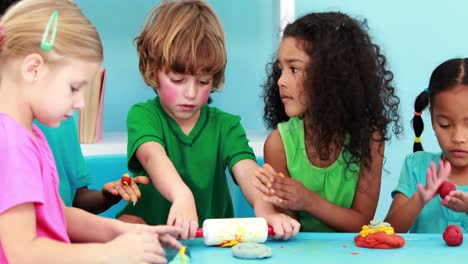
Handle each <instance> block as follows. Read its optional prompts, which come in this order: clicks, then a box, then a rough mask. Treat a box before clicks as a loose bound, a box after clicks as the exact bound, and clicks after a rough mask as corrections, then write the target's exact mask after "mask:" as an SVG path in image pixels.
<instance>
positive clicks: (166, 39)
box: [135, 0, 227, 91]
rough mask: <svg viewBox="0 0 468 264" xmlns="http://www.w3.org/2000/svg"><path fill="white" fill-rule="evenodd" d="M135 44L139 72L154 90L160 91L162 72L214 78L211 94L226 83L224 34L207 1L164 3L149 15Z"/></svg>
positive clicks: (186, 0) (191, 0) (194, 0)
mask: <svg viewBox="0 0 468 264" xmlns="http://www.w3.org/2000/svg"><path fill="white" fill-rule="evenodd" d="M135 44H136V47H137V52H138V56H139V68H140V72H141V74H142V75H143V79H144V80H145V82H146V84H148V85H149V86H151V87H153V88H156V87H158V83H157V75H156V74H157V72H158V71H159V70H164V71H165V72H176V73H181V74H189V75H194V76H198V75H212V76H213V90H212V91H216V90H218V89H219V88H220V87H221V86H222V85H223V83H224V71H225V68H226V61H227V58H226V43H225V36H224V30H223V26H222V24H221V21H220V20H219V18H218V16H217V15H216V13H215V12H214V11H213V9H212V8H211V7H210V6H209V5H208V4H207V3H205V2H204V1H201V0H185V1H163V2H162V3H161V4H159V5H158V6H156V7H155V8H154V9H153V10H152V11H151V13H150V14H149V16H148V20H147V22H146V25H145V26H144V29H143V31H142V32H141V34H140V36H138V37H137V38H136V39H135Z"/></svg>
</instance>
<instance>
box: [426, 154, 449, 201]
mask: <svg viewBox="0 0 468 264" xmlns="http://www.w3.org/2000/svg"><path fill="white" fill-rule="evenodd" d="M450 170H451V166H450V162H448V161H443V160H442V159H441V160H440V161H439V168H438V170H437V171H436V167H435V163H434V162H433V161H431V165H430V167H429V168H428V169H427V172H426V185H425V186H422V184H420V183H418V193H419V197H420V198H421V201H422V202H423V203H424V204H427V203H428V202H429V201H430V200H432V198H434V196H436V195H437V193H438V190H439V187H440V185H441V184H442V183H443V182H444V181H445V180H447V177H448V176H449V175H450Z"/></svg>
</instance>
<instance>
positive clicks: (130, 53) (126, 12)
mask: <svg viewBox="0 0 468 264" xmlns="http://www.w3.org/2000/svg"><path fill="white" fill-rule="evenodd" d="M76 2H77V4H78V5H79V6H80V7H81V8H82V10H83V12H84V13H85V14H86V15H87V16H88V17H89V18H90V20H91V21H92V22H93V23H94V24H95V26H96V27H97V29H98V31H99V33H100V34H101V38H102V41H103V44H104V56H105V59H104V66H105V67H106V68H107V80H106V81H107V86H106V94H105V108H104V132H105V133H106V132H107V133H109V132H124V131H126V116H127V112H128V110H129V108H130V107H131V105H133V104H135V103H137V102H140V101H145V100H147V99H149V98H152V97H154V92H153V91H152V90H151V89H150V88H148V87H147V86H146V85H145V83H144V82H143V79H142V78H141V77H140V74H139V71H138V59H137V55H136V51H135V47H134V46H133V44H132V41H133V39H134V38H135V37H136V36H137V35H138V34H139V32H140V30H141V28H142V26H143V24H144V22H145V19H146V16H147V14H148V13H149V12H150V10H151V9H152V7H153V6H154V5H156V4H157V3H158V2H159V1H130V0H119V1H113V0H100V1H89V0H77V1H76ZM208 2H209V3H210V4H211V6H212V7H213V8H214V10H215V11H216V12H217V14H218V15H219V17H220V18H221V21H222V23H223V25H224V28H225V31H226V38H227V50H228V65H227V71H226V84H225V86H224V89H223V90H222V91H221V92H219V93H217V94H215V95H214V96H213V99H214V103H213V105H214V106H217V107H220V108H221V109H223V110H225V111H227V112H231V113H234V114H238V115H240V116H241V117H242V124H243V125H244V126H245V128H246V129H247V130H264V126H263V122H262V114H261V113H262V107H263V101H262V100H261V98H260V94H261V88H260V85H261V84H262V82H263V81H264V80H265V78H266V74H265V65H266V63H267V62H268V61H269V59H270V57H271V55H272V54H273V52H274V50H275V49H276V47H277V44H278V38H279V37H278V36H279V1H277V0H274V1H270V0H268V1H251V0H238V1H223V0H210V1H208ZM241 104H242V105H241Z"/></svg>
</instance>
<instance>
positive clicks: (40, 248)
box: [7, 238, 111, 264]
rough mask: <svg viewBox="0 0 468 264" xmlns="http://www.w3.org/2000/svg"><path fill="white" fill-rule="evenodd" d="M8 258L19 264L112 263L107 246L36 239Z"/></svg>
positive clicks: (11, 261)
mask: <svg viewBox="0 0 468 264" xmlns="http://www.w3.org/2000/svg"><path fill="white" fill-rule="evenodd" d="M25 249H27V252H25V251H24V250H25ZM7 257H8V262H9V263H19V264H35V263H48V264H55V263H57V264H58V263H68V264H75V263H76V264H83V263H110V262H111V256H110V254H109V253H108V251H107V250H106V244H66V243H63V242H57V241H54V240H50V239H48V238H35V239H34V240H33V241H32V242H31V243H30V244H28V245H27V247H26V248H22V249H18V250H17V251H14V252H9V253H8V254H7Z"/></svg>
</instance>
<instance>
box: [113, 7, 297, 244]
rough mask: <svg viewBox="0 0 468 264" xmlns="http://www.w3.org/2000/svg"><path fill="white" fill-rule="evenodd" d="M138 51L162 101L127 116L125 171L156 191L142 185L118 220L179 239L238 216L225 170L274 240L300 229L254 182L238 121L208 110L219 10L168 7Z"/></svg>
mask: <svg viewBox="0 0 468 264" xmlns="http://www.w3.org/2000/svg"><path fill="white" fill-rule="evenodd" d="M136 45H137V50H138V55H139V59H140V61H139V67H140V72H141V74H142V75H143V78H144V80H145V82H146V83H147V84H148V85H149V86H151V87H153V89H154V90H155V92H156V93H157V94H158V96H157V97H156V98H155V99H151V100H148V101H147V102H144V103H139V104H136V105H134V106H133V107H132V108H131V110H130V111H129V113H128V119H127V126H128V145H127V146H128V167H129V170H130V171H132V172H133V173H134V174H138V175H148V176H149V177H150V179H151V181H152V185H147V186H142V188H141V192H142V197H141V200H140V201H139V202H138V203H137V204H136V205H135V206H133V205H127V206H126V207H125V208H124V209H123V210H122V212H121V213H120V219H121V220H125V221H134V220H135V217H133V218H132V219H130V218H129V215H133V216H137V217H140V218H143V220H144V221H146V222H147V223H148V224H155V223H164V224H166V223H167V224H169V225H175V226H179V227H181V228H182V230H183V233H182V236H181V237H182V239H187V238H194V237H195V232H196V229H197V228H198V226H199V225H200V224H201V223H202V222H203V221H204V220H205V219H208V218H226V217H233V216H234V214H233V206H232V201H231V197H230V194H229V190H228V184H227V179H226V173H225V170H226V167H227V168H228V169H229V171H230V172H231V174H232V175H233V176H234V178H235V180H236V182H237V183H238V184H239V186H240V187H241V189H242V192H243V193H244V195H245V196H246V198H247V200H248V201H249V203H250V204H251V205H252V206H253V207H254V210H255V213H256V215H257V216H261V217H265V218H266V220H267V221H268V223H269V224H270V225H272V226H273V228H274V230H275V232H276V238H283V239H288V238H289V237H291V236H293V235H295V234H297V232H298V230H299V223H298V222H297V221H296V220H295V219H293V218H291V217H289V216H287V215H284V214H281V213H278V212H277V211H275V210H274V208H273V206H272V205H270V204H267V203H266V202H264V201H263V199H262V197H261V195H260V192H258V191H257V190H256V189H255V188H254V185H253V184H252V182H254V181H256V180H257V179H256V178H255V177H254V172H255V170H256V169H257V168H258V165H257V163H256V161H255V155H254V153H253V151H252V149H251V148H250V147H249V145H248V140H247V138H246V135H245V131H244V129H243V128H242V126H241V124H240V118H239V117H238V116H235V115H231V114H228V113H225V112H223V111H221V110H219V109H217V108H214V107H210V106H208V105H207V102H208V103H209V101H210V93H212V92H215V91H217V90H218V89H219V88H220V87H221V86H222V85H223V82H224V70H225V67H226V60H227V59H226V49H225V38H224V30H223V27H222V25H221V22H220V21H219V18H218V17H217V15H216V14H215V13H214V11H213V10H212V9H211V8H210V7H209V6H208V5H207V4H206V3H205V2H204V1H172V2H163V3H162V4H160V5H158V6H157V7H156V8H155V9H153V11H152V13H151V14H150V18H149V20H148V22H147V24H146V26H145V27H144V29H143V32H142V33H141V35H140V36H139V37H138V38H137V39H136Z"/></svg>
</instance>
